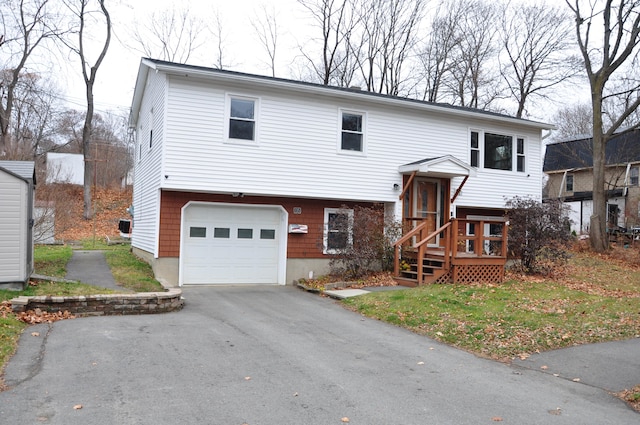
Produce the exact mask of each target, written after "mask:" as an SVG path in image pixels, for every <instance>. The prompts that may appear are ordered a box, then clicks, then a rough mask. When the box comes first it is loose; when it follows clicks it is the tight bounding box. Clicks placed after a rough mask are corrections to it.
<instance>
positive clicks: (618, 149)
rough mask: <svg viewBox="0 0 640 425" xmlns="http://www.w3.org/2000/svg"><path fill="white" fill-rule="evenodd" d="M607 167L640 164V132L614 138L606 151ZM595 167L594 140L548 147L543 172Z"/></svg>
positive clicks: (568, 142) (582, 139)
mask: <svg viewBox="0 0 640 425" xmlns="http://www.w3.org/2000/svg"><path fill="white" fill-rule="evenodd" d="M605 157H606V162H607V165H614V164H626V163H629V162H640V130H633V131H629V132H626V133H622V134H621V135H619V136H614V137H612V138H611V139H610V140H609V141H608V142H607V146H606V149H605ZM591 167H593V138H591V137H588V138H580V139H576V140H571V141H567V142H560V143H553V144H550V145H547V149H546V153H545V155H544V165H543V168H542V171H544V172H545V173H546V172H553V171H562V170H571V169H574V168H591Z"/></svg>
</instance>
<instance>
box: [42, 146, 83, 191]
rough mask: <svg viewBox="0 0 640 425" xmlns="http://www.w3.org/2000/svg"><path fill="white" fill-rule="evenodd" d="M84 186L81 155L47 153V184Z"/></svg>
mask: <svg viewBox="0 0 640 425" xmlns="http://www.w3.org/2000/svg"><path fill="white" fill-rule="evenodd" d="M50 183H68V184H76V185H83V184H84V155H82V154H81V153H57V152H49V153H47V184H50Z"/></svg>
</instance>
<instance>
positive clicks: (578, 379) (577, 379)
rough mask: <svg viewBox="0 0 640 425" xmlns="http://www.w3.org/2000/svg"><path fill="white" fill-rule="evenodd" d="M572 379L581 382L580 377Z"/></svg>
mask: <svg viewBox="0 0 640 425" xmlns="http://www.w3.org/2000/svg"><path fill="white" fill-rule="evenodd" d="M572 381H573V382H580V378H573V379H572Z"/></svg>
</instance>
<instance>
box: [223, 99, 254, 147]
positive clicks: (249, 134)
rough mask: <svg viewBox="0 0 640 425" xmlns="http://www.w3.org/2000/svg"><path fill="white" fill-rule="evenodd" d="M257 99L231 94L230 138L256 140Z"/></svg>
mask: <svg viewBox="0 0 640 425" xmlns="http://www.w3.org/2000/svg"><path fill="white" fill-rule="evenodd" d="M256 104H257V102H256V100H255V99H250V98H245V97H234V96H231V97H230V99H229V139H236V140H251V141H255V140H256Z"/></svg>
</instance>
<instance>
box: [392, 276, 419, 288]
mask: <svg viewBox="0 0 640 425" xmlns="http://www.w3.org/2000/svg"><path fill="white" fill-rule="evenodd" d="M393 280H395V281H396V283H397V284H398V285H400V286H406V287H408V288H415V287H416V286H418V281H417V280H416V279H409V278H406V277H394V278H393Z"/></svg>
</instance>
